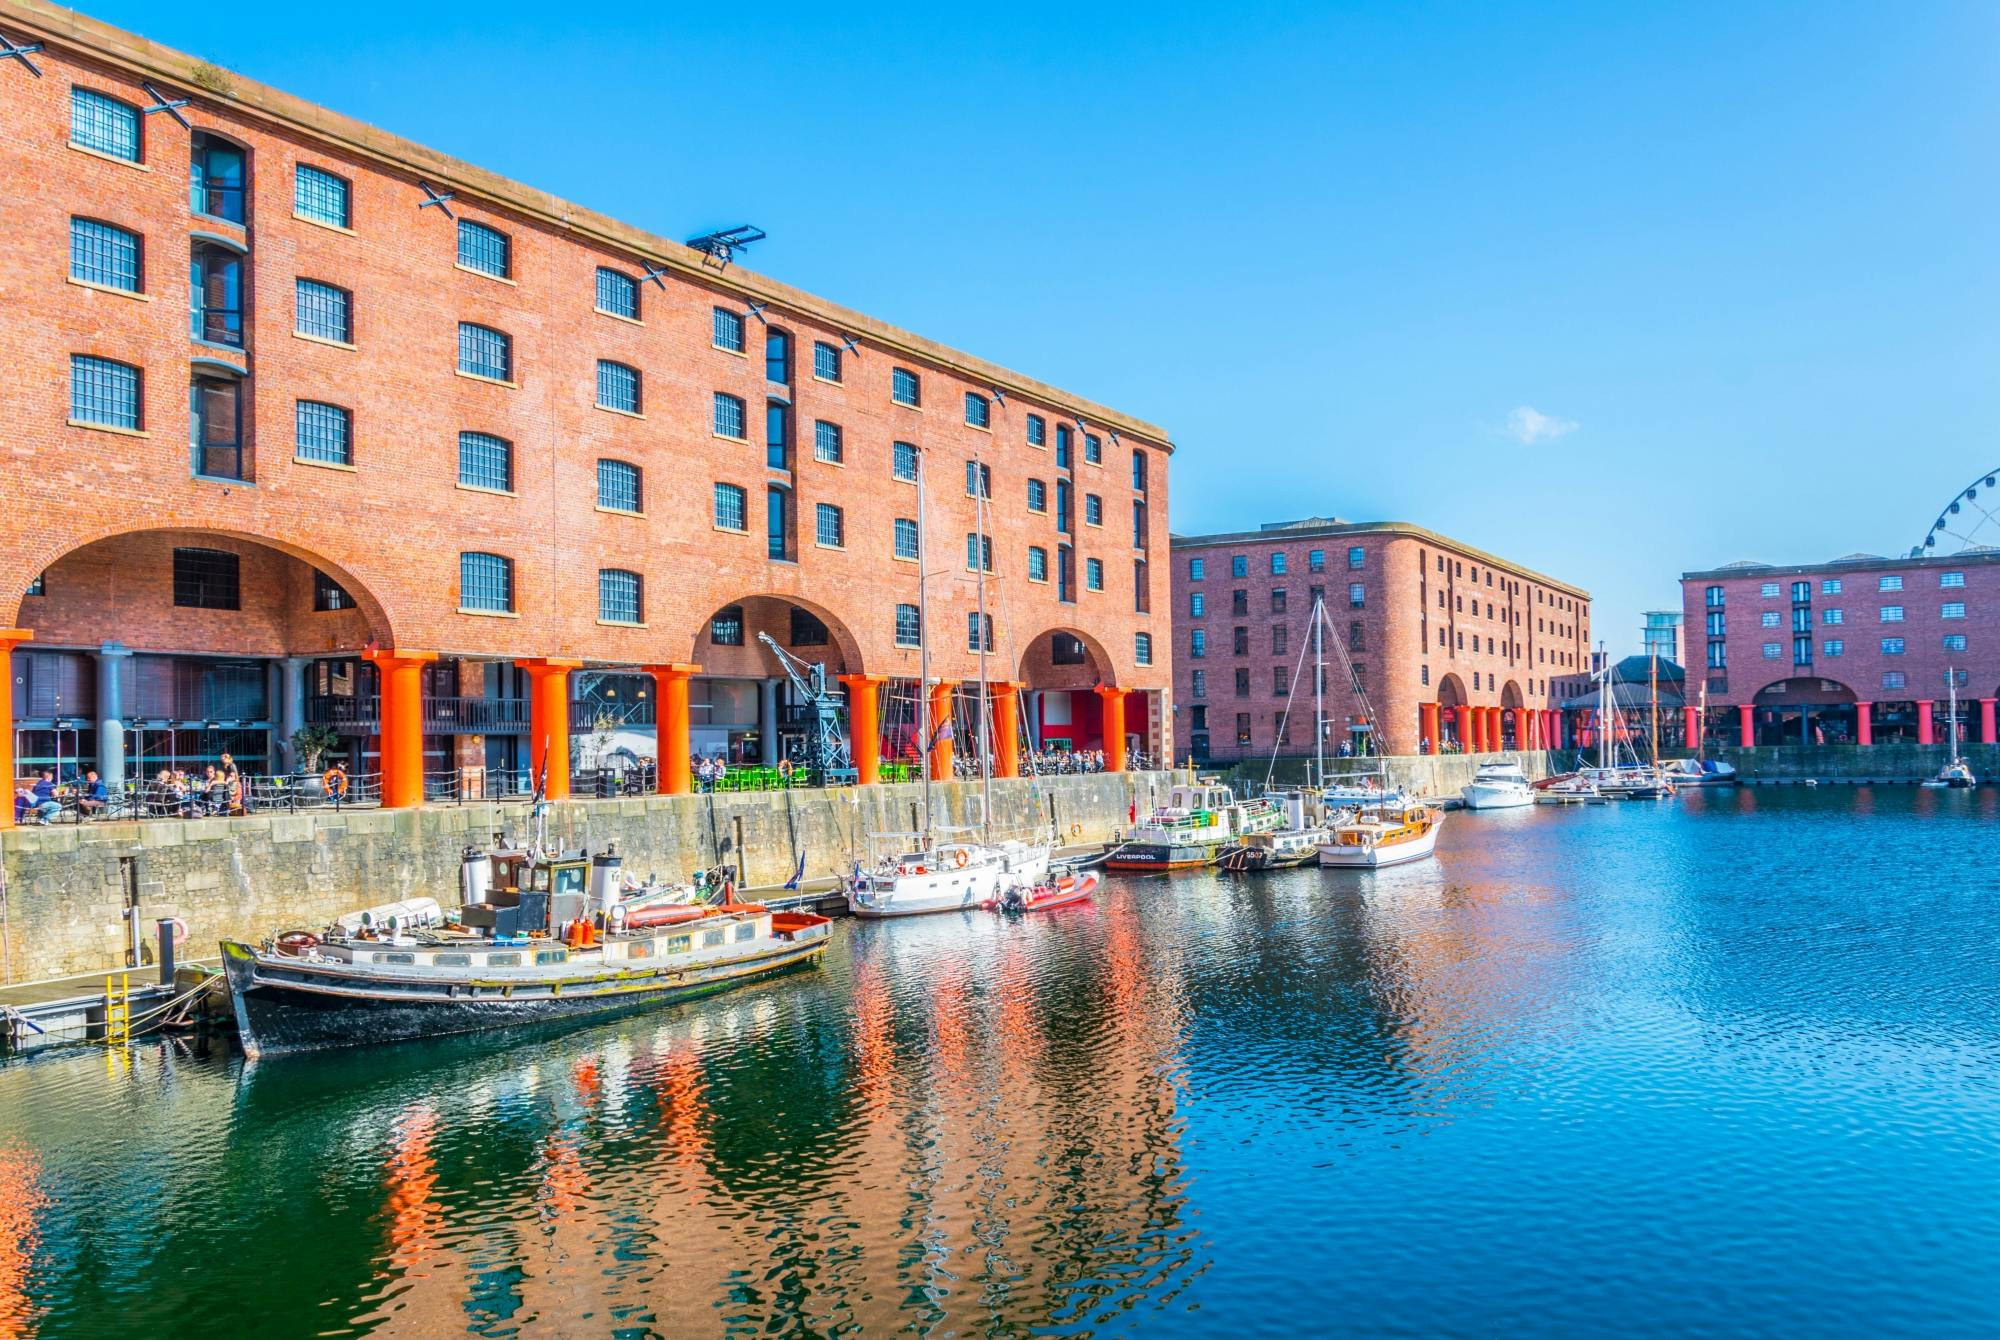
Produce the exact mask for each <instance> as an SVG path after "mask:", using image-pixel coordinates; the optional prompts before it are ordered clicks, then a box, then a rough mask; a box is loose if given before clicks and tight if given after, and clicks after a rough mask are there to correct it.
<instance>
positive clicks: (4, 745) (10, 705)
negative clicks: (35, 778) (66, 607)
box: [0, 628, 35, 828]
mask: <svg viewBox="0 0 2000 1340" xmlns="http://www.w3.org/2000/svg"><path fill="white" fill-rule="evenodd" d="M34 636H35V635H34V633H32V632H30V631H29V630H28V629H26V628H0V781H5V782H6V783H7V805H6V808H5V809H4V810H0V828H12V827H13V826H14V780H15V779H14V767H15V764H14V648H15V647H18V646H19V645H21V643H23V642H29V641H32V640H33V639H34Z"/></svg>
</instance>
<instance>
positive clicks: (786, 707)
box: [688, 595, 867, 766]
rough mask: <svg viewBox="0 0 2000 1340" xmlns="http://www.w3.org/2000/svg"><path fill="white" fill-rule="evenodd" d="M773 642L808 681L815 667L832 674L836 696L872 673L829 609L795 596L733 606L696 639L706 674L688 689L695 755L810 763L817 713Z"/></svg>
mask: <svg viewBox="0 0 2000 1340" xmlns="http://www.w3.org/2000/svg"><path fill="white" fill-rule="evenodd" d="M766 635H767V636H769V637H770V639H771V641H772V642H775V643H777V644H778V646H780V647H782V648H783V649H784V650H785V652H786V653H787V654H788V655H790V656H791V657H793V658H794V660H795V661H796V662H798V663H799V665H800V669H799V673H800V674H801V675H802V676H804V677H806V678H807V679H808V680H810V677H811V667H812V666H815V665H818V666H821V667H824V671H825V682H826V686H827V687H828V688H829V689H831V690H832V691H833V692H835V693H841V692H843V689H842V685H841V682H840V677H841V676H842V675H859V674H864V673H866V670H867V667H866V666H865V665H864V664H863V662H862V655H861V646H860V643H859V641H858V640H857V639H856V638H855V636H854V634H853V632H852V630H851V629H849V628H848V627H847V625H846V624H845V623H843V622H842V621H841V620H840V619H839V618H837V617H836V616H835V615H834V614H833V613H832V612H831V611H830V610H828V609H826V608H825V607H823V606H821V605H817V604H814V603H812V602H810V601H804V600H799V599H797V598H796V597H792V596H773V595H753V596H744V597H743V598H742V599H740V600H732V601H730V602H728V603H727V604H725V605H722V606H720V607H719V608H717V609H716V610H715V611H714V612H713V613H711V614H710V615H709V617H708V618H707V620H705V621H704V622H703V624H702V626H701V629H700V631H699V633H698V634H697V635H696V638H695V644H694V655H693V660H694V661H695V662H696V663H697V664H699V665H700V666H701V673H700V674H699V675H697V676H695V677H694V679H693V680H692V681H691V682H690V684H689V685H688V714H689V726H688V734H689V747H690V749H691V750H692V751H693V752H694V753H695V754H697V755H699V756H701V757H703V758H715V757H721V758H723V759H725V760H726V761H728V762H729V763H731V764H745V765H766V766H776V765H777V764H778V763H780V762H781V761H783V760H785V759H792V760H794V761H801V760H804V759H805V758H807V757H808V749H807V741H808V738H809V735H810V733H811V732H812V731H814V730H815V729H816V727H817V721H816V718H815V714H814V712H813V709H812V706H811V704H810V703H809V702H807V701H806V699H805V698H804V696H803V695H802V694H801V693H800V692H799V689H798V686H797V685H795V684H793V682H792V679H791V676H790V675H789V674H788V673H787V672H786V669H785V666H784V664H783V662H782V661H781V660H780V659H779V657H778V655H777V653H776V652H774V651H772V650H771V648H770V646H769V645H768V644H766V643H765V642H764V640H763V636H766ZM842 729H843V730H844V729H845V719H844V717H843V721H842Z"/></svg>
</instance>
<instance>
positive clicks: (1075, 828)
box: [1069, 824, 1083, 837]
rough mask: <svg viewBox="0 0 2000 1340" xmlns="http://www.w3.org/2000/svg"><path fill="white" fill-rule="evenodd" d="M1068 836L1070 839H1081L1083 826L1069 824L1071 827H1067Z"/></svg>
mask: <svg viewBox="0 0 2000 1340" xmlns="http://www.w3.org/2000/svg"><path fill="white" fill-rule="evenodd" d="M1069 835H1070V836H1071V837H1082V836H1083V825H1082V824H1071V825H1070V826H1069Z"/></svg>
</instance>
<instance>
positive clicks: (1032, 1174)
mask: <svg viewBox="0 0 2000 1340" xmlns="http://www.w3.org/2000/svg"><path fill="white" fill-rule="evenodd" d="M1084 915H1085V916H1088V917H1090V918H1094V920H1092V921H1089V922H1084V921H1081V920H1072V921H1071V922H1069V923H1068V924H1066V925H1064V926H1062V927H1061V928H1060V929H1057V928H1053V927H1049V926H1048V925H1047V924H1046V923H1039V924H1038V923H1027V924H1018V925H1015V926H1012V927H1010V928H1009V929H1008V933H1006V934H1003V935H997V936H992V937H990V938H987V937H975V936H970V935H968V933H967V927H966V926H965V924H964V923H963V922H961V921H959V920H958V919H957V918H950V919H940V920H939V922H937V923H935V924H934V925H930V926H917V925H910V926H905V925H898V926H896V927H895V928H894V931H895V932H899V933H900V932H906V931H907V932H911V934H896V935H890V934H880V935H874V936H870V937H867V938H865V939H860V938H858V939H857V943H856V944H855V946H854V962H853V965H852V979H851V982H850V983H848V984H846V987H847V989H846V995H845V999H846V1002H847V1006H848V1008H847V1010H846V1013H845V1014H844V1016H839V1015H835V1016H832V1017H828V1016H827V1015H824V1014H819V1013H817V1012H816V1011H818V1010H819V1009H822V1008H824V1004H823V1002H819V1001H815V1000H811V999H809V998H808V997H807V996H806V995H805V994H804V993H801V994H800V995H797V996H794V997H792V998H791V999H790V1000H786V999H783V998H780V997H777V996H771V997H770V998H769V999H765V1000H762V1001H753V1000H751V999H750V998H747V997H746V998H745V1000H744V1001H743V1002H741V1008H730V1007H729V1006H727V1005H724V1004H723V1003H722V1002H717V1003H716V1005H715V1007H712V1008H705V1009H703V1010H701V1011H698V1012H696V1013H695V1014H687V1015H683V1016H681V1017H679V1018H675V1019H670V1020H667V1021H663V1022H662V1023H661V1024H660V1025H659V1026H658V1028H657V1029H656V1030H655V1031H654V1032H653V1033H652V1034H651V1035H650V1036H649V1037H647V1038H646V1039H645V1040H644V1041H643V1042H641V1043H640V1045H639V1047H638V1049H637V1051H636V1054H634V1055H632V1056H631V1057H630V1058H629V1061H628V1062H627V1063H626V1064H625V1065H623V1066H622V1067H621V1068H620V1075H619V1077H620V1078H621V1079H622V1080H623V1082H624V1087H622V1088H619V1087H613V1086H612V1085H611V1084H609V1083H605V1082H603V1081H605V1080H606V1079H607V1078H608V1077H609V1076H610V1074H611V1071H612V1067H610V1066H608V1065H603V1066H598V1067H597V1068H596V1069H595V1070H593V1069H592V1066H593V1064H594V1063H595V1062H596V1060H597V1058H598V1057H599V1056H600V1055H601V1054H602V1049H603V1048H605V1047H606V1046H608V1045H609V1044H608V1043H602V1042H600V1043H596V1044H594V1050H592V1051H591V1052H588V1053H586V1054H585V1055H584V1056H583V1057H582V1058H581V1059H579V1060H576V1061H572V1062H568V1063H562V1062H559V1061H558V1060H557V1055H556V1054H552V1052H551V1051H545V1052H544V1053H543V1057H542V1062H543V1066H544V1068H545V1070H546V1069H550V1068H553V1067H555V1066H557V1065H558V1064H566V1066H567V1069H568V1073H569V1075H570V1077H571V1083H570V1084H569V1085H567V1086H562V1085H557V1086H549V1085H545V1086H544V1088H545V1089H547V1088H551V1087H553V1088H559V1089H560V1088H566V1089H567V1090H568V1096H567V1097H560V1096H552V1095H550V1094H547V1093H540V1094H537V1095H536V1099H537V1101H536V1102H535V1103H534V1104H533V1105H532V1110H531V1112H530V1113H529V1114H521V1113H515V1114H514V1116H513V1120H514V1122H515V1129H514V1130H513V1131H512V1132H511V1133H510V1136H509V1137H508V1138H507V1139H505V1140H503V1141H501V1142H499V1143H498V1146H497V1147H496V1145H495V1143H494V1142H491V1141H489V1140H487V1139H486V1138H485V1136H484V1134H483V1132H482V1130H481V1128H480V1123H481V1122H482V1121H485V1120H490V1119H491V1117H492V1114H491V1113H487V1114H483V1115H481V1116H477V1117H475V1115H474V1114H470V1113H468V1114H466V1115H465V1119H464V1120H463V1121H460V1120H458V1119H457V1118H455V1117H448V1118H447V1125H448V1126H449V1127H450V1128H451V1129H450V1130H449V1132H448V1134H446V1135H445V1136H443V1137H442V1138H441V1140H440V1141H439V1148H438V1149H437V1150H436V1151H434V1152H433V1154H432V1156H433V1157H434V1158H435V1159H436V1161H437V1164H438V1166H440V1167H446V1168H452V1169H455V1171H454V1172H453V1173H451V1174H450V1176H451V1177H452V1179H453V1180H454V1181H456V1182H458V1183H459V1185H460V1189H459V1191H458V1193H457V1194H458V1195H460V1196H463V1197H464V1198H465V1202H464V1203H465V1205H466V1207H467V1208H466V1213H468V1214H471V1213H475V1212H476V1214H477V1215H478V1217H479V1219H480V1220H481V1221H482V1222H483V1223H487V1224H500V1223H512V1224H516V1225H522V1224H526V1225H534V1226H536V1227H534V1228H529V1229H527V1230H525V1231H524V1232H523V1233H522V1234H520V1235H518V1236H516V1237H515V1238H514V1239H513V1243H514V1245H513V1246H512V1248H511V1250H510V1251H508V1252H507V1253H505V1259H504V1260H496V1259H495V1258H494V1254H493V1253H492V1251H491V1250H490V1248H491V1247H492V1246H493V1238H492V1235H491V1233H480V1234H467V1235H466V1236H465V1240H464V1245H463V1246H459V1247H452V1246H449V1245H448V1246H446V1247H445V1248H444V1255H445V1256H446V1257H452V1256H455V1258H456V1259H455V1260H454V1261H453V1263H452V1264H451V1265H450V1266H449V1267H448V1268H438V1267H439V1266H442V1261H439V1262H437V1264H436V1265H435V1266H434V1268H433V1269H432V1270H431V1271H430V1273H429V1274H428V1275H426V1276H422V1277H419V1276H418V1275H417V1274H416V1273H415V1272H411V1274H410V1275H409V1276H408V1277H406V1279H405V1281H404V1283H405V1285H406V1286H407V1292H406V1293H405V1294H404V1295H402V1296H401V1297H399V1298H398V1299H397V1305H398V1314H397V1316H396V1318H395V1320H396V1321H397V1322H398V1323H400V1324H398V1325H395V1326H393V1327H392V1329H393V1330H394V1331H397V1332H400V1333H404V1334H418V1333H422V1332H423V1330H424V1327H428V1326H432V1325H445V1324H447V1318H455V1321H453V1322H451V1323H449V1324H451V1325H454V1326H455V1327H457V1328H459V1329H463V1328H464V1326H465V1324H466V1319H467V1318H468V1317H479V1316H486V1317H492V1316H496V1315H500V1314H507V1313H510V1312H511V1316H512V1318H513V1321H514V1322H515V1324H520V1325H526V1324H528V1323H529V1319H534V1320H535V1321H536V1322H537V1323H539V1324H547V1323H549V1322H552V1321H554V1320H555V1319H557V1318H560V1317H575V1316H578V1315H579V1314H581V1313H583V1312H586V1311H588V1312H593V1313H596V1314H598V1315H622V1314H623V1313H624V1312H625V1310H627V1309H631V1310H633V1314H634V1315H638V1314H640V1313H643V1315H644V1316H645V1317H646V1319H647V1325H648V1326H650V1327H652V1328H653V1329H654V1330H656V1331H657V1332H658V1333H660V1334H668V1335H676V1334H707V1333H712V1332H713V1331H714V1330H715V1329H716V1327H717V1326H718V1324H719V1323H718V1318H722V1319H726V1320H727V1321H729V1322H741V1323H742V1324H745V1325H747V1326H750V1327H752V1328H753V1329H755V1330H757V1331H765V1330H770V1329H777V1330H787V1331H789V1330H796V1329H801V1328H810V1329H812V1330H816V1331H825V1330H828V1329H832V1328H837V1327H847V1328H851V1327H853V1326H855V1325H857V1324H858V1325H862V1326H869V1327H873V1326H879V1325H886V1324H889V1323H890V1322H891V1321H892V1320H893V1321H894V1322H895V1323H896V1324H909V1323H913V1324H916V1325H919V1326H924V1327H930V1328H936V1327H944V1328H947V1329H963V1330H970V1329H974V1328H980V1329H984V1328H987V1327H990V1326H994V1325H999V1326H1002V1327H1005V1328H1025V1327H1031V1326H1040V1325H1049V1324H1064V1325H1084V1326H1089V1325H1092V1324H1094V1322H1093V1319H1096V1318H1099V1317H1100V1316H1103V1315H1111V1314H1115V1313H1116V1312H1117V1310H1118V1309H1120V1308H1121V1307H1122V1306H1124V1304H1125V1300H1126V1299H1127V1298H1128V1296H1133V1295H1135V1294H1136V1292H1137V1291H1138V1290H1140V1289H1142V1288H1144V1289H1151V1290H1153V1292H1152V1293H1151V1294H1150V1295H1149V1296H1150V1298H1151V1300H1152V1301H1154V1302H1157V1301H1158V1300H1159V1297H1160V1294H1161V1290H1160V1289H1159V1283H1160V1281H1161V1280H1163V1279H1165V1280H1170V1279H1172V1278H1174V1277H1176V1276H1177V1275H1181V1274H1184V1273H1185V1272H1186V1271H1187V1269H1188V1267H1189V1265H1190V1262H1191V1260H1192V1253H1193V1244H1192V1238H1193V1230H1192V1229H1191V1228H1189V1227H1188V1226H1187V1225H1186V1224H1185V1222H1184V1209H1183V1202H1184V1199H1185V1195H1186V1191H1185V1174H1184V1171H1183V1168H1182V1163H1181V1156H1180V1152H1179V1149H1178V1143H1177V1142H1178V1140H1179V1137H1180V1133H1181V1126H1182V1121H1183V1118H1182V1115H1181V1112H1180V1106H1179V1096H1178V1093H1177V1090H1176V1082H1177V1073H1178V1060H1177V1053H1178V1049H1179V1046H1180V1041H1181V1031H1182V1026H1183V1025H1182V1019H1183V1011H1182V1009H1181V1006H1180V995H1179V993H1180V984H1179V982H1178V981H1177V980H1176V976H1175V973H1174V972H1171V971H1169V972H1163V971H1162V964H1161V963H1160V961H1158V959H1157V958H1155V957H1154V955H1155V954H1156V953H1157V952H1159V951H1156V950H1155V949H1154V948H1153V947H1151V946H1149V945H1147V944H1146V942H1145V937H1144V935H1143V933H1142V927H1141V926H1140V925H1139V924H1138V922H1137V920H1136V914H1134V913H1133V912H1132V911H1131V910H1130V909H1129V908H1125V907H1122V906H1121V907H1118V908H1111V907H1107V908H1103V909H1098V910H1094V911H1092V912H1090V913H1087V914H1084ZM947 920H949V921H950V922H951V923H952V924H950V925H946V924H945V922H946V921H947ZM1076 935H1082V936H1085V937H1087V938H1088V939H1089V940H1090V942H1091V944H1090V947H1089V948H1088V949H1087V950H1083V951H1078V950H1076V949H1075V948H1074V946H1072V947H1071V948H1070V950H1069V952H1055V950H1054V949H1052V947H1051V943H1038V940H1037V937H1042V936H1048V937H1052V938H1053V937H1058V936H1076ZM897 941H901V943H897ZM1057 947H1059V945H1058V946H1057ZM818 989H820V988H819V987H818V986H815V988H814V990H818ZM697 1015H698V1017H699V1019H700V1025H699V1029H698V1041H697V1040H696V1039H695V1037H694V1036H691V1035H693V1034H695V1033H696V1031H697V1030H696V1027H695V1025H694V1024H692V1023H691V1020H692V1019H694V1018H695V1017H697ZM555 1045H556V1047H557V1048H560V1047H561V1046H562V1045H563V1044H561V1043H557V1044H555ZM447 1111H449V1109H447ZM523 1115H528V1116H529V1117H530V1120H528V1121H527V1122H525V1123H524V1122H522V1120H521V1117H522V1116H523ZM446 1146H449V1147H450V1151H451V1152H447V1151H446V1148H445V1147H446ZM503 1150H504V1151H505V1155H506V1156H507V1157H512V1158H524V1159H525V1160H526V1161H527V1164H528V1166H530V1167H532V1169H533V1170H534V1175H533V1176H532V1177H529V1178H525V1179H521V1178H511V1177H506V1178H496V1177H493V1176H492V1175H491V1170H487V1173H486V1175H485V1177H484V1178H483V1179H482V1172H481V1168H480V1164H481V1163H482V1162H483V1161H484V1160H486V1159H489V1158H491V1157H493V1156H495V1155H497V1154H500V1153H501V1152H502V1151H503ZM468 1158H469V1160H470V1164H471V1166H469V1167H466V1166H464V1165H465V1163H466V1161H467V1159H468ZM404 1175H407V1174H404ZM481 1180H484V1181H486V1182H487V1183H488V1184H487V1185H479V1182H480V1181H481ZM405 1190H407V1188H406V1189H405ZM387 1194H388V1195H389V1196H390V1197H392V1198H393V1197H395V1196H397V1195H398V1194H399V1192H398V1191H397V1189H396V1188H395V1187H390V1188H388V1189H387ZM475 1205H476V1206H477V1208H476V1211H475V1210H474V1209H473V1208H472V1207H473V1206H475ZM523 1239H526V1240H525V1241H523ZM482 1246H483V1247H484V1248H485V1250H482V1249H481V1248H482ZM423 1295H434V1297H430V1298H427V1297H423ZM500 1295H505V1297H506V1299H507V1300H508V1301H503V1300H502V1298H501V1297H500ZM419 1319H421V1323H422V1324H421V1325H419V1324H418V1322H419ZM432 1333H435V1332H432Z"/></svg>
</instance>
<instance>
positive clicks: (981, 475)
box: [972, 454, 993, 842]
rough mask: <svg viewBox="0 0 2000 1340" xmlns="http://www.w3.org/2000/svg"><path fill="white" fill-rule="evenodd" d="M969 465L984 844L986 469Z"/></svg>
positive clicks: (987, 816) (987, 784)
mask: <svg viewBox="0 0 2000 1340" xmlns="http://www.w3.org/2000/svg"><path fill="white" fill-rule="evenodd" d="M972 464H973V466H974V467H975V468H976V469H977V473H976V474H974V475H973V477H972V482H973V485H974V488H973V492H972V521H973V530H974V531H975V532H976V533H977V535H978V542H979V553H978V555H977V557H978V559H979V565H978V568H977V574H976V575H977V582H978V586H977V589H978V592H979V624H978V626H977V628H976V630H975V632H976V636H975V638H974V641H976V642H978V643H979V822H980V835H981V836H982V837H984V838H985V839H986V841H988V842H991V841H993V769H992V767H991V765H990V764H988V762H987V753H986V751H987V745H988V740H987V730H988V726H987V718H988V716H989V715H990V713H989V712H988V710H987V688H986V628H987V624H986V548H987V539H986V470H985V467H984V466H983V465H981V463H980V460H979V457H978V455H977V454H975V455H974V456H973V458H972Z"/></svg>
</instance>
